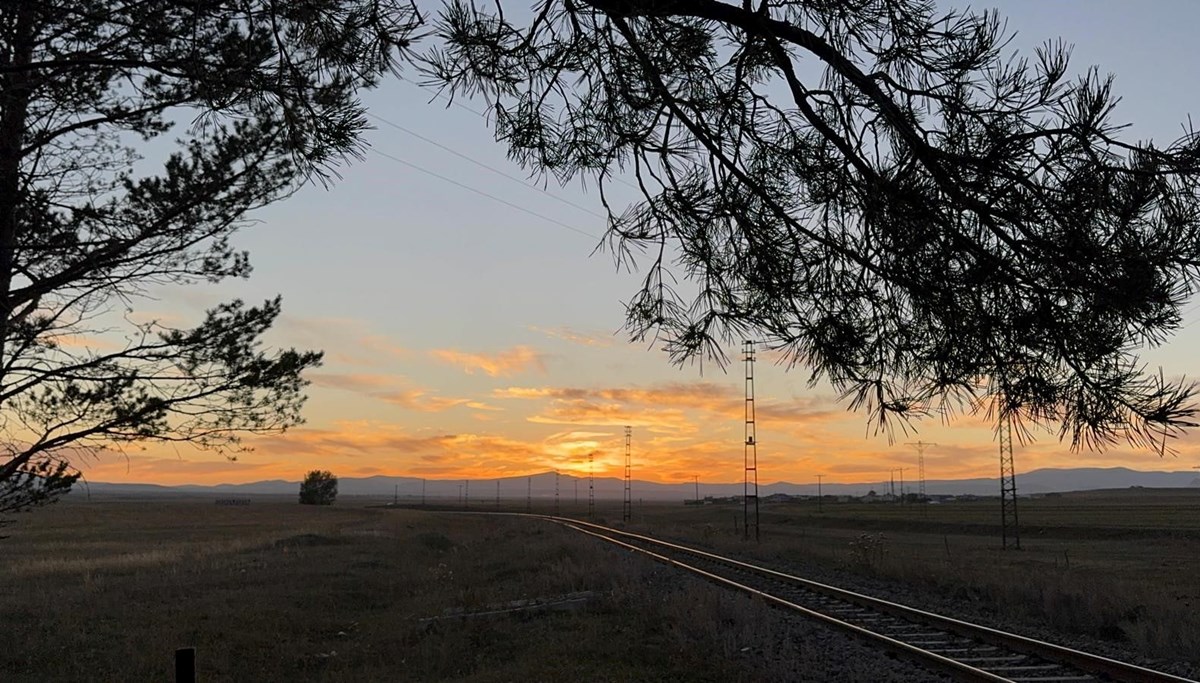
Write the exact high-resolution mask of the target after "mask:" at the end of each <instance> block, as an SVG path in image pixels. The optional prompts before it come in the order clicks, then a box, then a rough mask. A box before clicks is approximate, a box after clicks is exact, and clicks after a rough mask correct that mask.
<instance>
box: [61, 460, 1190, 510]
mask: <svg viewBox="0 0 1200 683" xmlns="http://www.w3.org/2000/svg"><path fill="white" fill-rule="evenodd" d="M555 479H556V476H555V474H554V473H553V472H544V473H541V474H535V475H533V476H529V477H507V478H502V479H471V480H469V481H467V482H466V484H465V486H466V488H467V491H468V495H469V496H470V499H471V500H472V501H476V500H478V501H494V500H495V499H496V494H497V484H499V495H500V497H501V498H502V499H508V500H514V499H517V500H523V499H525V498H526V496H529V495H532V496H533V497H534V498H535V499H539V500H545V499H548V498H552V497H553V496H554V490H555ZM557 480H558V481H557V486H558V492H559V497H560V499H561V500H562V501H564V502H565V501H572V500H574V499H575V496H576V495H578V499H579V500H580V501H586V500H587V495H588V479H587V477H574V476H571V475H566V474H563V475H559V476H558V477H557ZM593 485H594V486H595V495H596V498H598V499H620V498H621V497H622V496H623V493H624V482H623V481H622V480H621V479H619V478H616V477H597V478H596V479H595V480H594V482H593ZM463 486H464V480H462V479H420V478H416V477H384V476H376V477H339V479H338V492H339V494H340V495H343V496H373V497H378V498H389V499H390V498H392V497H393V496H396V497H398V498H399V499H400V500H401V501H409V502H412V501H413V500H419V499H420V498H421V496H422V491H424V496H425V497H426V499H428V500H429V501H431V502H432V501H435V500H439V499H440V500H459V499H460V497H461V495H462V488H463ZM1134 486H1138V487H1145V488H1190V487H1197V488H1200V476H1197V474H1196V472H1186V471H1185V472H1139V471H1137V470H1131V469H1126V468H1124V467H1110V468H1095V467H1082V468H1070V469H1039V470H1033V471H1031V472H1025V473H1023V474H1019V475H1017V488H1018V491H1019V492H1020V493H1021V494H1022V495H1028V494H1033V493H1051V492H1056V491H1063V492H1065V491H1087V490H1095V489H1123V488H1129V487H1134ZM76 488H77V491H78V492H79V493H83V492H85V491H90V493H92V494H103V495H180V494H188V495H227V496H242V495H289V496H290V495H296V493H297V492H298V491H299V488H300V482H298V481H284V480H282V479H272V480H268V481H255V482H250V483H247V484H219V485H216V486H196V485H188V486H159V485H157V484H121V483H108V482H91V483H89V484H88V485H87V486H86V488H85V487H84V485H82V484H80V485H77V487H76ZM898 488H899V484H897V489H898ZM631 489H632V495H633V497H634V498H635V499H642V500H659V501H662V500H683V499H691V498H695V497H696V484H695V483H693V482H686V483H679V484H661V483H657V482H649V481H639V480H634V481H633V482H632V483H631ZM871 490H874V491H876V492H877V493H880V494H883V493H885V492H886V491H887V490H888V482H885V481H881V482H877V483H866V484H838V483H834V482H826V483H825V484H824V485H823V486H822V488H821V491H822V492H823V493H824V494H826V495H854V496H861V495H865V494H866V493H867V492H868V491H871ZM905 490H906V491H915V490H916V482H914V481H906V482H905ZM925 490H926V492H927V493H929V494H934V495H938V494H947V495H964V494H971V495H980V496H994V495H998V493H999V490H1000V484H999V480H997V479H994V478H982V479H936V480H928V481H926V483H925ZM699 491H700V496H701V497H704V496H715V497H722V496H740V495H741V494H742V483H741V482H736V483H706V482H700V485H699ZM576 492H578V493H576ZM774 493H785V494H790V495H815V494H816V493H817V484H816V482H812V483H804V484H797V483H792V482H775V483H772V484H766V485H760V486H759V495H760V496H769V495H771V494H774Z"/></svg>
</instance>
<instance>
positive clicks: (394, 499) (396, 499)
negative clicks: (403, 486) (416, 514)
mask: <svg viewBox="0 0 1200 683" xmlns="http://www.w3.org/2000/svg"><path fill="white" fill-rule="evenodd" d="M399 504H400V485H399V484H396V490H395V491H394V492H393V493H392V505H399Z"/></svg>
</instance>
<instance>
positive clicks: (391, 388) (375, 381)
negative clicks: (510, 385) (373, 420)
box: [307, 372, 503, 413]
mask: <svg viewBox="0 0 1200 683" xmlns="http://www.w3.org/2000/svg"><path fill="white" fill-rule="evenodd" d="M307 376H308V378H309V380H311V381H312V383H313V384H314V385H316V386H319V387H327V388H331V389H342V390H344V391H353V392H355V393H358V394H363V395H365V396H370V397H371V398H374V399H377V400H380V401H383V402H385V403H390V404H392V405H396V406H400V407H401V408H405V409H408V410H415V411H418V412H423V413H436V412H441V411H443V410H448V409H450V408H454V407H457V406H465V407H467V408H473V409H475V410H503V409H502V408H499V407H496V406H492V405H488V404H486V403H482V402H480V401H475V400H472V399H467V398H445V397H441V396H431V395H429V393H428V392H427V391H425V390H424V389H417V388H411V387H401V388H395V385H396V384H397V383H398V381H399V378H397V377H395V376H392V375H377V374H366V373H359V374H338V373H324V372H314V373H310V374H309V375H307Z"/></svg>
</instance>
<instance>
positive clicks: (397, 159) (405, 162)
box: [371, 148, 600, 241]
mask: <svg viewBox="0 0 1200 683" xmlns="http://www.w3.org/2000/svg"><path fill="white" fill-rule="evenodd" d="M371 151H372V152H373V153H375V154H378V155H379V156H381V157H384V158H385V159H391V160H392V161H394V162H396V163H398V164H402V165H404V166H407V167H409V168H411V169H413V170H415V171H420V172H421V173H424V174H426V175H429V176H432V177H434V178H437V179H438V180H442V181H444V182H447V183H450V184H451V185H454V186H456V187H460V188H462V189H464V190H467V191H469V192H474V193H475V194H477V195H480V196H482V197H486V198H488V199H490V200H492V201H494V202H498V203H500V204H503V205H505V206H507V207H509V208H513V209H516V210H517V211H521V212H524V213H527V214H529V215H530V216H533V217H535V218H540V219H542V220H544V221H546V222H548V223H553V224H555V225H557V226H559V227H562V228H566V229H567V230H570V231H572V232H577V233H579V234H580V235H583V236H585V237H590V238H592V239H594V240H596V241H599V240H600V238H599V237H597V236H596V235H593V234H592V233H590V232H588V231H586V230H583V229H581V228H577V227H575V226H573V225H571V224H569V223H564V222H562V221H560V220H558V219H557V218H551V217H550V216H547V215H545V214H542V213H538V212H537V211H534V210H532V209H528V208H526V207H524V206H521V205H520V204H516V203H513V202H510V201H508V200H507V199H502V198H500V197H497V196H496V195H494V194H491V193H489V192H485V191H483V190H480V189H479V188H476V187H472V186H470V185H467V184H466V183H461V182H459V181H457V180H454V179H453V178H450V177H448V176H444V175H442V174H440V173H437V172H435V171H431V170H429V169H427V168H425V167H423V166H419V165H417V164H414V163H412V162H411V161H408V160H406V159H401V158H400V157H398V156H394V155H391V154H388V153H387V152H382V151H380V150H378V149H375V148H371Z"/></svg>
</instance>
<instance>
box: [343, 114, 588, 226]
mask: <svg viewBox="0 0 1200 683" xmlns="http://www.w3.org/2000/svg"><path fill="white" fill-rule="evenodd" d="M367 115H368V116H370V117H371V118H373V119H375V120H377V121H379V122H380V123H383V124H385V125H388V126H390V127H392V128H395V129H396V130H398V131H400V132H402V133H406V134H408V135H411V136H412V137H414V138H416V139H418V140H421V141H423V142H426V143H428V144H430V145H433V146H434V147H437V148H438V149H440V150H443V151H445V152H449V153H450V154H453V155H454V156H456V157H458V158H460V159H463V160H464V161H468V162H470V163H472V164H475V165H476V166H478V167H480V168H482V169H485V170H488V171H491V172H492V173H495V174H496V175H500V176H504V177H505V178H507V179H509V180H511V181H513V182H514V183H519V184H521V185H524V186H525V187H528V188H530V189H532V190H537V191H538V192H541V193H542V194H544V195H546V196H547V197H550V198H551V199H553V200H555V201H557V202H559V203H561V204H565V205H566V206H569V207H571V208H573V209H578V210H579V211H582V212H584V213H587V214H590V215H592V216H595V217H596V218H601V219H604V220H607V219H608V216H606V215H604V214H602V213H599V212H598V211H593V210H592V209H589V208H587V207H586V206H583V205H582V204H579V203H577V202H573V201H571V200H570V199H565V198H563V197H560V196H558V195H556V194H554V193H552V192H549V191H548V190H546V188H544V187H540V186H538V185H535V184H534V183H530V182H528V181H525V180H521V179H520V178H518V177H516V176H514V175H511V174H509V173H507V172H505V171H502V170H500V169H498V168H496V167H495V166H490V165H488V164H485V163H483V162H482V161H479V160H478V159H475V158H473V157H471V156H470V155H468V154H464V153H462V152H459V151H458V150H456V149H453V148H451V147H448V146H446V145H443V144H442V143H440V142H438V141H436V140H432V139H430V138H428V137H426V136H424V135H421V134H420V133H418V132H416V131H414V130H411V129H409V128H406V127H404V126H402V125H400V124H398V123H396V122H394V121H389V120H388V119H385V118H383V117H382V116H379V115H378V114H374V113H371V112H368V114H367Z"/></svg>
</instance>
